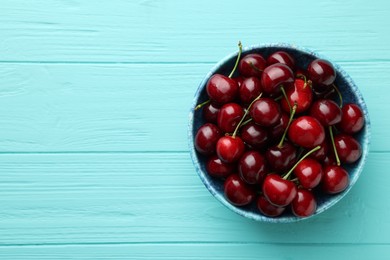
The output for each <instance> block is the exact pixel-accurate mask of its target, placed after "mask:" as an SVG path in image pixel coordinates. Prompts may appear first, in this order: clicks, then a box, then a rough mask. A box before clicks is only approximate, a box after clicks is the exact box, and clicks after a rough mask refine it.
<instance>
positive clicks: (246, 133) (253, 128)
mask: <svg viewBox="0 0 390 260" xmlns="http://www.w3.org/2000/svg"><path fill="white" fill-rule="evenodd" d="M240 132H241V138H242V140H243V141H244V142H245V143H246V144H247V145H248V146H250V147H252V148H255V149H262V148H263V147H264V146H265V145H266V144H267V141H268V132H267V129H265V128H264V127H262V126H259V125H256V124H255V123H252V122H250V123H248V124H246V125H244V126H243V127H242V128H241V131H240Z"/></svg>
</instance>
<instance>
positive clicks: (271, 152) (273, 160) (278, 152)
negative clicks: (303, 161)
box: [265, 142, 297, 172]
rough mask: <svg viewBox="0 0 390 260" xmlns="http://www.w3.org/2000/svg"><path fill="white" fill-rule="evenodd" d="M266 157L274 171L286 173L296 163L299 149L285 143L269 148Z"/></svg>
mask: <svg viewBox="0 0 390 260" xmlns="http://www.w3.org/2000/svg"><path fill="white" fill-rule="evenodd" d="M265 156H266V158H267V162H268V164H269V165H270V167H271V169H272V170H274V171H276V172H284V171H286V170H288V169H289V168H291V167H292V166H293V165H294V163H295V162H296V159H297V149H296V148H295V147H294V146H293V145H292V144H290V143H288V142H284V143H283V144H282V145H281V146H279V145H274V146H271V147H270V148H268V149H267V152H266V154H265Z"/></svg>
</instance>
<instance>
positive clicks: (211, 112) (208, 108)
mask: <svg viewBox="0 0 390 260" xmlns="http://www.w3.org/2000/svg"><path fill="white" fill-rule="evenodd" d="M220 109H221V108H220V107H219V106H218V105H216V104H214V103H211V102H209V103H208V104H206V105H205V106H204V107H203V111H202V113H203V118H204V120H205V121H206V122H208V123H213V124H217V117H218V112H219V110H220Z"/></svg>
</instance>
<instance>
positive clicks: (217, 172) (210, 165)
mask: <svg viewBox="0 0 390 260" xmlns="http://www.w3.org/2000/svg"><path fill="white" fill-rule="evenodd" d="M206 170H207V173H208V174H209V175H210V176H212V177H216V178H226V177H227V176H229V175H230V174H231V173H233V172H234V171H235V170H236V165H235V164H230V163H225V162H223V161H221V159H219V158H218V157H217V156H216V155H213V156H211V157H210V158H209V159H208V161H207V163H206Z"/></svg>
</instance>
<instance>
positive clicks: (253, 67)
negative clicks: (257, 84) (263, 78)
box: [249, 62, 263, 72]
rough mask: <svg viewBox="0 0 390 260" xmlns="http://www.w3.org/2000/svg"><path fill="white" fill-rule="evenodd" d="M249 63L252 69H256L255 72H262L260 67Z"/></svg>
mask: <svg viewBox="0 0 390 260" xmlns="http://www.w3.org/2000/svg"><path fill="white" fill-rule="evenodd" d="M249 65H251V68H252V69H254V70H255V71H257V72H263V71H262V70H261V69H259V68H257V67H256V66H255V65H253V63H252V62H250V63H249Z"/></svg>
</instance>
